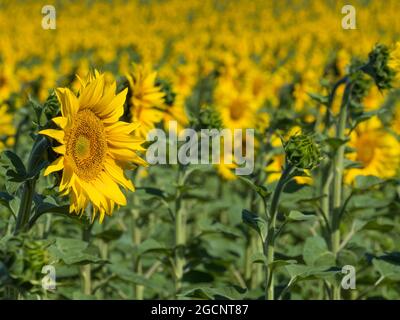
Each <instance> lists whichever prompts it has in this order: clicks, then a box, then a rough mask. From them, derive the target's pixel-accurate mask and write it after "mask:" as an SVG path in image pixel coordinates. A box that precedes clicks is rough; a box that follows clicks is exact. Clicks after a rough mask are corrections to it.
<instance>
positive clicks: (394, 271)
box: [372, 258, 400, 281]
mask: <svg viewBox="0 0 400 320" xmlns="http://www.w3.org/2000/svg"><path fill="white" fill-rule="evenodd" d="M372 264H373V266H374V267H375V269H376V270H377V271H378V272H379V273H380V274H381V276H382V277H384V278H387V279H390V280H393V281H400V265H399V264H394V263H391V262H389V261H385V260H382V259H380V258H375V259H373V260H372Z"/></svg>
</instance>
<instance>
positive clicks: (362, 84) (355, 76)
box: [349, 59, 372, 103]
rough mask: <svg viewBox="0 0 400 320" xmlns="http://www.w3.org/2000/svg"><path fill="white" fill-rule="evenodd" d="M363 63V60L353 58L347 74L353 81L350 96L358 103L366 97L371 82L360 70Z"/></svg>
mask: <svg viewBox="0 0 400 320" xmlns="http://www.w3.org/2000/svg"><path fill="white" fill-rule="evenodd" d="M363 65H364V62H363V61H361V60H358V59H354V60H353V61H352V63H351V65H350V68H349V71H350V75H349V76H350V79H351V81H352V83H353V87H352V90H351V98H352V100H353V101H355V102H356V103H360V102H361V101H362V100H363V99H364V98H365V97H366V95H367V94H368V91H369V89H370V88H371V84H372V81H371V80H370V78H368V76H366V75H365V74H364V72H363V71H361V68H362V66H363Z"/></svg>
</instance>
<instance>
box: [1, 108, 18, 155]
mask: <svg viewBox="0 0 400 320" xmlns="http://www.w3.org/2000/svg"><path fill="white" fill-rule="evenodd" d="M12 121H13V117H12V115H11V114H9V113H8V112H7V106H6V105H5V104H3V105H0V151H1V150H2V149H4V147H5V146H9V145H11V144H12V142H13V141H12V140H13V136H14V133H15V128H14V126H13V123H12Z"/></svg>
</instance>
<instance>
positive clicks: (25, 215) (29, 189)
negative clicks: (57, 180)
mask: <svg viewBox="0 0 400 320" xmlns="http://www.w3.org/2000/svg"><path fill="white" fill-rule="evenodd" d="M35 185H36V180H34V179H32V180H28V181H25V182H24V184H23V189H22V197H21V203H20V207H19V210H18V215H17V223H16V225H15V231H14V234H18V233H19V232H20V231H24V230H25V228H26V226H27V224H28V222H29V217H30V215H31V207H32V199H33V195H34V193H35Z"/></svg>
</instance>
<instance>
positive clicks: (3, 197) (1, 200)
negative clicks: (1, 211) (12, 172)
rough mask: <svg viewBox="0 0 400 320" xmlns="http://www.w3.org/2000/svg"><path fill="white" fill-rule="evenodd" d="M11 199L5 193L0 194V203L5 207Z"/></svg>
mask: <svg viewBox="0 0 400 320" xmlns="http://www.w3.org/2000/svg"><path fill="white" fill-rule="evenodd" d="M13 198H14V197H13V196H12V195H10V194H8V193H7V192H0V203H1V204H2V205H3V206H5V207H9V203H10V201H11V200H12V199H13Z"/></svg>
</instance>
